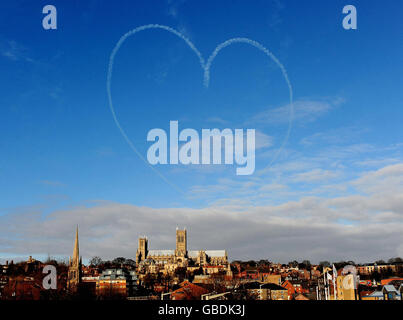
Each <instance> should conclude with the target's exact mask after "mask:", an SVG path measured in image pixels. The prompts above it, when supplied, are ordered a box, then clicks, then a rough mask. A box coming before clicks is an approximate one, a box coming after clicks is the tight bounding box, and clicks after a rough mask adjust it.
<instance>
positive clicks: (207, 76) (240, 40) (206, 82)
mask: <svg viewBox="0 0 403 320" xmlns="http://www.w3.org/2000/svg"><path fill="white" fill-rule="evenodd" d="M147 29H162V30H165V31H168V32H170V33H172V34H174V35H176V36H177V37H179V38H181V39H182V40H183V41H185V42H186V44H187V45H188V46H189V48H190V49H191V50H192V51H193V52H194V53H195V54H196V55H197V56H198V58H199V62H200V66H201V68H202V69H203V70H204V79H203V82H204V85H205V86H206V87H208V86H209V83H210V67H211V65H212V63H213V61H214V59H215V57H216V56H217V54H218V53H219V52H220V51H221V50H222V49H224V48H225V47H228V46H230V45H231V44H233V43H246V44H249V45H252V46H253V47H255V48H257V49H259V50H260V51H262V52H264V53H265V54H266V55H267V56H268V57H269V58H271V59H272V60H273V61H274V62H275V63H276V64H277V65H278V66H279V67H280V69H281V72H282V74H283V76H284V79H285V81H286V82H287V85H288V89H289V95H290V113H289V125H288V130H287V133H286V136H285V138H284V140H283V143H282V145H281V146H280V148H279V150H278V151H277V152H276V154H275V155H274V157H273V159H272V160H271V161H270V163H269V165H268V166H267V167H266V168H268V167H270V166H271V165H272V163H273V162H274V161H275V160H276V159H277V157H278V155H279V154H280V152H281V151H282V149H283V148H284V146H285V145H286V143H287V141H288V138H289V136H290V134H291V128H292V121H293V115H294V107H293V90H292V86H291V82H290V80H289V78H288V74H287V71H286V69H285V67H284V66H283V65H282V64H281V63H280V61H279V60H278V59H277V58H276V56H275V55H274V54H273V53H271V52H270V51H269V50H268V49H267V48H265V47H264V46H263V45H261V44H260V43H258V42H256V41H254V40H251V39H248V38H233V39H230V40H227V41H225V42H223V43H221V44H219V45H218V46H217V47H216V48H215V50H214V51H213V53H212V54H211V55H210V57H209V58H208V60H207V64H206V63H205V61H204V58H203V56H202V54H201V53H200V51H199V50H198V49H197V48H196V46H195V45H194V44H193V43H192V42H191V41H190V40H189V39H188V38H187V37H185V36H184V35H183V34H182V33H180V32H179V31H177V30H175V29H173V28H171V27H168V26H164V25H159V24H148V25H144V26H140V27H137V28H135V29H133V30H131V31H129V32H127V33H126V34H124V35H123V36H122V37H121V38H120V39H119V41H118V42H117V44H116V45H115V47H114V48H113V50H112V53H111V56H110V58H109V67H108V75H107V82H106V90H107V94H108V100H109V108H110V110H111V112H112V116H113V119H114V121H115V124H116V126H117V127H118V129H119V131H120V133H121V134H122V136H123V137H124V139H125V140H126V142H127V143H128V144H129V146H130V148H131V149H132V150H133V151H134V152H135V153H136V154H137V155H138V156H139V157H140V159H141V160H143V161H144V162H145V163H146V164H147V165H148V166H149V167H150V168H151V169H152V170H154V172H155V173H157V175H158V176H160V177H161V178H162V179H163V180H164V181H165V182H166V183H167V184H169V185H170V186H171V187H173V188H174V189H176V190H177V191H179V192H180V193H182V194H184V193H183V191H182V190H181V189H180V188H179V187H177V186H176V185H174V184H172V183H171V182H170V181H169V180H168V179H167V178H166V177H165V176H164V175H163V174H162V173H161V172H159V171H158V170H157V169H156V168H154V167H153V166H152V165H151V164H150V163H148V162H147V161H146V159H145V158H144V157H143V155H142V154H141V153H140V152H139V151H138V150H137V148H136V147H135V146H134V144H133V143H132V142H131V140H130V139H129V137H128V136H127V134H126V132H125V131H124V129H123V128H122V126H121V125H120V122H119V120H118V118H117V116H116V113H115V109H114V106H113V102H112V94H111V83H112V71H113V63H114V60H115V56H116V54H117V52H118V51H119V49H120V47H121V46H122V44H123V43H124V42H125V41H126V39H127V38H129V37H130V36H132V35H134V34H136V33H138V32H141V31H144V30H147Z"/></svg>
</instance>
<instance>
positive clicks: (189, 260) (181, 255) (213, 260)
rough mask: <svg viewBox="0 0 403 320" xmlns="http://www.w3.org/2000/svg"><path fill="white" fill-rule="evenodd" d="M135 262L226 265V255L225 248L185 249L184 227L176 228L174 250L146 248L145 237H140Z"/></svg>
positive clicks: (178, 264)
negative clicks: (181, 228)
mask: <svg viewBox="0 0 403 320" xmlns="http://www.w3.org/2000/svg"><path fill="white" fill-rule="evenodd" d="M136 262H137V264H139V265H140V264H142V263H146V262H148V263H152V264H155V265H158V266H168V265H172V266H175V267H177V266H182V267H186V266H189V265H198V266H206V265H213V266H217V265H227V264H228V256H227V252H226V251H225V250H190V251H188V250H187V231H186V229H183V230H179V229H176V248H175V250H148V239H147V237H140V238H139V244H138V249H137V252H136Z"/></svg>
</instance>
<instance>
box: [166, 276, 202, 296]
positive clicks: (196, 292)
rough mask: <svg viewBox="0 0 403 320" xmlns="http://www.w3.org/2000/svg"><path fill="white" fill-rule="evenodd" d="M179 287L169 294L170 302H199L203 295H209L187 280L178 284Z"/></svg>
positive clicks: (200, 287)
mask: <svg viewBox="0 0 403 320" xmlns="http://www.w3.org/2000/svg"><path fill="white" fill-rule="evenodd" d="M179 286H180V288H179V289H176V290H175V291H172V292H171V294H170V296H171V300H200V299H201V296H202V295H203V294H207V293H209V291H208V290H207V289H206V288H204V287H202V286H200V285H196V284H194V283H191V282H189V281H187V280H186V281H183V282H182V283H180V284H179Z"/></svg>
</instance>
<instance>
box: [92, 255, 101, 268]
mask: <svg viewBox="0 0 403 320" xmlns="http://www.w3.org/2000/svg"><path fill="white" fill-rule="evenodd" d="M101 264H102V259H101V258H100V257H98V256H95V257H92V258H91V260H90V265H91V266H94V267H97V266H99V265H101Z"/></svg>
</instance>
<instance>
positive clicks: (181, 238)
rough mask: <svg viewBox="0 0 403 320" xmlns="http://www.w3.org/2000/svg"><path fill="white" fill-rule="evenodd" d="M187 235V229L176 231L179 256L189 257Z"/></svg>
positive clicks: (176, 251) (176, 252) (177, 253)
mask: <svg viewBox="0 0 403 320" xmlns="http://www.w3.org/2000/svg"><path fill="white" fill-rule="evenodd" d="M187 252H188V250H187V235H186V229H184V230H179V229H176V250H175V254H176V255H177V256H182V257H185V256H187Z"/></svg>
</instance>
